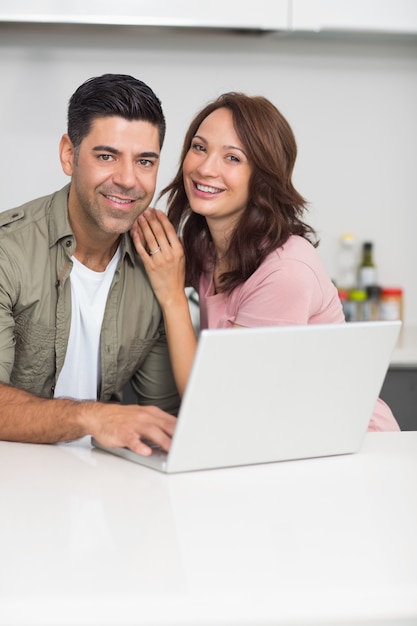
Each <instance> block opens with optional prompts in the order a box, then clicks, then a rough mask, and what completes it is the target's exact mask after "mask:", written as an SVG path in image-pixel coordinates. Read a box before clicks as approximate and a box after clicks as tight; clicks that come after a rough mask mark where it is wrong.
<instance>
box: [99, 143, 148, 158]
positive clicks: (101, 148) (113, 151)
mask: <svg viewBox="0 0 417 626" xmlns="http://www.w3.org/2000/svg"><path fill="white" fill-rule="evenodd" d="M93 152H106V153H108V154H114V155H115V156H119V155H120V154H121V152H120V150H117V148H113V147H112V146H104V145H102V146H94V148H93ZM136 156H137V157H140V158H141V159H159V154H158V153H157V152H140V153H139V154H137V155H136Z"/></svg>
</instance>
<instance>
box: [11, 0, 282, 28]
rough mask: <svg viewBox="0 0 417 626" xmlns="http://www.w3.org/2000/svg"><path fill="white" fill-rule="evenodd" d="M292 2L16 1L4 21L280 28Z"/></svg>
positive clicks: (188, 0)
mask: <svg viewBox="0 0 417 626" xmlns="http://www.w3.org/2000/svg"><path fill="white" fill-rule="evenodd" d="M289 1H290V0H273V2H271V0H256V2H249V3H248V2H245V1H244V0H208V1H207V2H199V1H197V0H152V1H149V0H116V2H115V1H114V0H80V1H78V2H74V1H73V2H57V1H56V0H37V1H36V2H34V1H33V0H13V2H11V3H6V2H1V6H0V21H18V22H48V23H76V24H118V25H144V26H171V27H172V26H174V27H175V26H178V27H187V28H188V27H202V28H237V29H255V30H256V29H260V30H282V29H287V28H288V20H289V9H288V7H289ZM3 5H4V6H3Z"/></svg>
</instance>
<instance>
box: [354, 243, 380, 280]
mask: <svg viewBox="0 0 417 626" xmlns="http://www.w3.org/2000/svg"><path fill="white" fill-rule="evenodd" d="M376 284H377V280H376V267H375V263H374V258H373V244H372V242H371V241H365V243H364V244H363V247H362V260H361V263H360V265H359V268H358V287H359V288H360V289H366V288H367V287H371V286H372V285H376Z"/></svg>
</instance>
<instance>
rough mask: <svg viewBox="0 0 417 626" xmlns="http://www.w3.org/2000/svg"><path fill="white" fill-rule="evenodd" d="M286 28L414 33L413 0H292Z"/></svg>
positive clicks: (416, 26) (415, 8) (415, 14)
mask: <svg viewBox="0 0 417 626" xmlns="http://www.w3.org/2000/svg"><path fill="white" fill-rule="evenodd" d="M290 28H291V29H293V30H296V31H336V32H337V31H346V32H361V31H362V32H376V33H378V32H380V33H404V34H405V33H417V0H292V3H291V17H290Z"/></svg>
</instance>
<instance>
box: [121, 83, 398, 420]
mask: <svg viewBox="0 0 417 626" xmlns="http://www.w3.org/2000/svg"><path fill="white" fill-rule="evenodd" d="M296 155H297V146H296V141H295V138H294V134H293V132H292V130H291V128H290V126H289V124H288V122H287V121H286V119H285V118H284V117H283V116H282V114H281V113H280V112H279V111H278V110H277V108H276V107H275V106H274V105H273V104H272V103H271V102H270V101H269V100H267V99H266V98H263V97H260V96H252V97H251V96H247V95H245V94H242V93H233V92H232V93H226V94H223V95H222V96H220V97H219V98H217V99H216V100H214V101H213V102H211V103H209V104H208V105H207V106H206V107H204V108H203V109H202V110H201V111H200V113H198V114H197V116H196V117H195V118H194V120H193V121H192V122H191V124H190V127H189V129H188V131H187V133H186V136H185V140H184V146H183V150H182V155H181V160H180V166H179V168H178V172H177V174H176V176H175V178H174V180H173V181H172V182H171V184H170V185H168V186H167V187H166V188H165V189H164V190H163V191H162V193H161V195H164V194H166V193H168V218H169V219H168V218H167V216H166V215H165V214H164V213H163V212H162V211H156V210H147V211H145V213H144V214H143V215H142V216H140V217H139V219H138V222H137V224H136V226H135V228H134V229H133V230H132V237H133V240H134V243H135V246H136V249H137V251H138V254H139V255H140V256H141V258H142V260H143V263H144V265H145V268H146V270H147V272H148V275H149V277H150V280H151V282H152V286H153V288H154V290H155V293H156V296H157V298H158V300H159V302H160V304H161V307H162V311H163V314H164V318H165V324H166V330H167V337H168V344H169V349H170V354H171V359H172V364H173V369H174V374H175V378H176V382H177V385H178V389H179V392H180V394H182V393H183V392H184V389H185V386H186V383H187V379H188V376H189V373H190V369H191V365H192V361H193V357H194V353H195V349H196V336H195V333H194V328H193V324H192V321H191V317H190V311H189V306H188V300H187V297H186V294H185V291H184V284H187V285H191V286H193V287H194V288H195V289H196V290H197V291H198V294H199V301H200V321H201V328H225V327H231V326H247V327H250V326H267V325H275V326H276V325H289V324H319V323H341V322H344V315H343V311H342V306H341V303H340V300H339V297H338V293H337V289H336V287H335V286H334V285H333V283H332V281H331V280H330V277H329V276H328V274H327V272H326V270H325V268H324V265H323V263H322V261H321V259H320V256H319V255H318V253H317V251H316V246H317V245H318V242H317V238H316V234H315V232H314V230H313V229H312V228H311V227H310V226H308V225H307V224H306V223H305V222H304V221H303V214H304V212H305V210H306V202H305V200H304V198H302V196H300V194H299V193H298V192H297V191H296V190H295V188H294V186H293V184H292V173H293V168H294V163H295V159H296ZM177 233H181V241H180V240H179V238H178V236H177ZM370 429H373V430H398V425H397V423H396V421H395V419H394V417H393V416H392V414H391V412H390V410H389V408H388V407H387V406H386V405H385V404H384V403H383V402H382V401H381V400H379V401H378V403H377V407H376V413H375V415H374V416H373V418H372V420H371V424H370Z"/></svg>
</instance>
